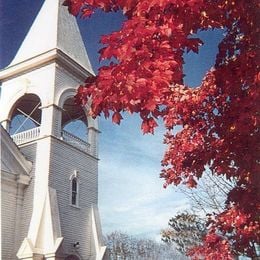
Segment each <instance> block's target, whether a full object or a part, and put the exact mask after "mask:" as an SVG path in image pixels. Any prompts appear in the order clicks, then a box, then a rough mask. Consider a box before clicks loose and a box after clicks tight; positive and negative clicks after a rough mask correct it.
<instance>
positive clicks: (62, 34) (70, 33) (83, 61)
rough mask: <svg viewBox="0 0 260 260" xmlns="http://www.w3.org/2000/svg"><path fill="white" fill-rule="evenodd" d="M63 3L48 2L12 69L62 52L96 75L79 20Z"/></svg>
mask: <svg viewBox="0 0 260 260" xmlns="http://www.w3.org/2000/svg"><path fill="white" fill-rule="evenodd" d="M63 2H64V1H63V0H45V2H44V4H43V6H42V8H41V10H40V12H39V13H38V15H37V17H36V19H35V21H34V23H33V25H32V26H31V28H30V30H29V32H28V33H27V35H26V37H25V39H24V41H23V43H22V45H21V46H20V48H19V50H18V52H17V54H16V56H15V57H14V59H13V61H12V62H11V64H10V65H9V66H12V65H16V64H18V63H21V62H23V61H26V60H28V59H30V58H33V57H35V56H38V55H40V54H43V53H46V52H48V51H50V50H53V49H59V50H61V51H62V52H64V53H65V54H66V55H68V56H69V57H70V58H72V59H73V60H74V61H75V62H77V63H78V64H79V65H81V66H82V67H83V68H85V69H86V70H88V71H89V72H91V73H93V69H92V67H91V64H90V61H89V59H88V55H87V52H86V49H85V46H84V43H83V40H82V37H81V35H80V31H79V28H78V24H77V21H76V18H75V17H74V16H72V15H70V14H69V12H68V10H67V8H66V7H65V6H63V5H62V3H63Z"/></svg>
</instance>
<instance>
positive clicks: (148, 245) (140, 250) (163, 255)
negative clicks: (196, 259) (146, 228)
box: [105, 231, 187, 260]
mask: <svg viewBox="0 0 260 260" xmlns="http://www.w3.org/2000/svg"><path fill="white" fill-rule="evenodd" d="M105 241H106V245H107V248H108V254H109V259H110V260H118V259H120V260H121V259H124V260H172V259H176V260H186V259H187V258H186V257H185V256H183V255H181V254H180V253H178V252H177V250H176V249H175V248H174V246H173V245H170V244H163V243H158V242H156V241H154V240H151V239H147V238H135V237H131V236H129V235H127V234H125V233H122V232H119V231H114V232H112V233H110V234H108V235H107V236H105Z"/></svg>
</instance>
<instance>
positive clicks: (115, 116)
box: [112, 112, 123, 125]
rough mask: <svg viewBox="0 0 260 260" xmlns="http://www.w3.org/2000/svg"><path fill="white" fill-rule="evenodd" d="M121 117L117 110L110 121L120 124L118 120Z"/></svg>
mask: <svg viewBox="0 0 260 260" xmlns="http://www.w3.org/2000/svg"><path fill="white" fill-rule="evenodd" d="M121 119H123V117H122V116H121V114H120V113H119V112H115V113H114V114H113V116H112V122H113V123H116V124H118V125H120V121H121Z"/></svg>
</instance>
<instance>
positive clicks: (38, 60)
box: [0, 48, 94, 82]
mask: <svg viewBox="0 0 260 260" xmlns="http://www.w3.org/2000/svg"><path fill="white" fill-rule="evenodd" d="M51 63H57V64H58V65H60V66H61V67H64V68H65V69H66V70H67V71H69V72H70V73H72V74H73V75H75V76H76V77H77V78H79V79H80V80H81V81H84V80H85V79H86V78H87V77H89V76H94V75H93V74H92V73H91V72H89V71H88V70H87V69H85V68H84V67H82V66H81V65H80V64H78V63H77V62H76V61H74V60H73V59H72V58H71V57H69V56H68V55H67V54H65V53H64V52H63V51H61V50H60V49H57V48H55V49H52V50H50V51H47V52H45V53H42V54H40V55H38V56H35V57H33V58H30V59H28V60H25V61H22V62H20V63H17V64H15V65H11V66H9V67H6V68H5V69H3V70H1V71H0V81H2V82H3V81H6V80H9V79H11V78H14V77H17V76H19V75H22V74H25V73H27V72H29V71H33V70H35V69H38V68H41V67H43V66H46V65H48V64H51Z"/></svg>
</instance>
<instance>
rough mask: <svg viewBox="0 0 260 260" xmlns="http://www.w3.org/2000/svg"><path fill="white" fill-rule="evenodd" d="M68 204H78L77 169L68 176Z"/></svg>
mask: <svg viewBox="0 0 260 260" xmlns="http://www.w3.org/2000/svg"><path fill="white" fill-rule="evenodd" d="M70 204H71V205H72V206H76V207H78V206H79V177H78V171H74V173H73V174H72V175H71V176H70Z"/></svg>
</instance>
